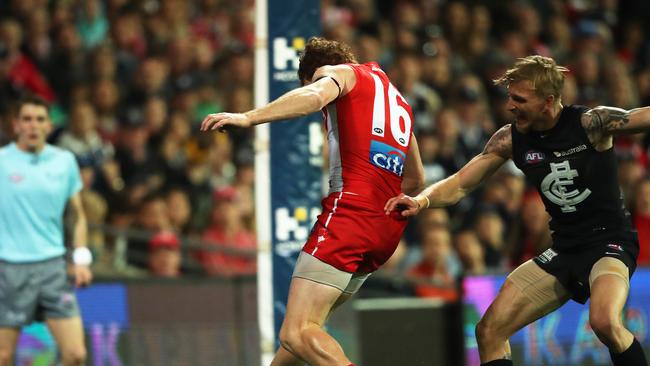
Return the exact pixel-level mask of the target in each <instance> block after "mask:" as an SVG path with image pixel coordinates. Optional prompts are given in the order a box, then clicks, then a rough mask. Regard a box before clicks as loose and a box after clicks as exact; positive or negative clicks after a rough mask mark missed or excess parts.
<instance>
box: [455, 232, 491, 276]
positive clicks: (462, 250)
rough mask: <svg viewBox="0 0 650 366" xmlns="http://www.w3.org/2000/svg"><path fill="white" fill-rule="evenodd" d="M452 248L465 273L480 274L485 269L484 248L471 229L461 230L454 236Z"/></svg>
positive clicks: (483, 272) (484, 271)
mask: <svg viewBox="0 0 650 366" xmlns="http://www.w3.org/2000/svg"><path fill="white" fill-rule="evenodd" d="M454 248H455V249H456V253H458V258H459V259H460V262H461V264H462V265H463V272H464V274H465V275H470V276H471V275H482V274H485V273H486V271H487V267H486V266H485V250H484V249H483V246H482V245H481V242H480V241H479V240H478V236H477V235H476V233H475V232H474V231H473V230H463V231H461V232H459V233H457V234H456V235H455V236H454Z"/></svg>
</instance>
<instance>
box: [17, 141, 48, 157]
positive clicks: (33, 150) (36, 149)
mask: <svg viewBox="0 0 650 366" xmlns="http://www.w3.org/2000/svg"><path fill="white" fill-rule="evenodd" d="M16 147H17V148H18V150H20V151H22V152H25V153H29V154H39V153H40V152H41V151H43V149H44V148H45V144H40V145H36V146H30V145H28V144H26V143H21V142H20V141H16Z"/></svg>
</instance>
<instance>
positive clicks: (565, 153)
mask: <svg viewBox="0 0 650 366" xmlns="http://www.w3.org/2000/svg"><path fill="white" fill-rule="evenodd" d="M585 150H587V145H585V144H582V145H580V146H576V147H572V148H570V149H568V150H564V151H553V155H555V157H556V158H561V157H563V156H568V155H573V154H575V153H579V152H580V151H585Z"/></svg>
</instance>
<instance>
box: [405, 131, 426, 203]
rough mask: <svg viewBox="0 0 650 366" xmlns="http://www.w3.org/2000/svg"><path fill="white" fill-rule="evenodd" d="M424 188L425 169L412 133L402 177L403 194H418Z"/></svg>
mask: <svg viewBox="0 0 650 366" xmlns="http://www.w3.org/2000/svg"><path fill="white" fill-rule="evenodd" d="M423 187H424V168H423V167H422V158H421V157H420V149H419V148H418V141H417V140H416V139H415V135H413V133H411V144H410V145H409V151H408V153H407V154H406V162H404V174H403V175H402V186H401V190H402V192H404V193H406V194H410V195H413V194H416V193H419V192H420V190H421V189H422V188H423Z"/></svg>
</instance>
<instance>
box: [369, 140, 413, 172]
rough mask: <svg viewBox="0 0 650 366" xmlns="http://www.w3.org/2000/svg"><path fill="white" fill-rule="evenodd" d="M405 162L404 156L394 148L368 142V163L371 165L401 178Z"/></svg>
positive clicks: (375, 142)
mask: <svg viewBox="0 0 650 366" xmlns="http://www.w3.org/2000/svg"><path fill="white" fill-rule="evenodd" d="M405 160H406V154H404V153H403V152H402V151H400V150H398V149H396V148H395V147H393V146H390V145H388V144H384V143H383V142H379V141H374V140H372V141H371V142H370V162H371V163H372V165H374V166H377V167H380V168H382V169H384V170H388V171H389V172H391V173H393V174H395V175H397V176H400V177H401V176H402V171H403V170H404V161H405Z"/></svg>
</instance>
